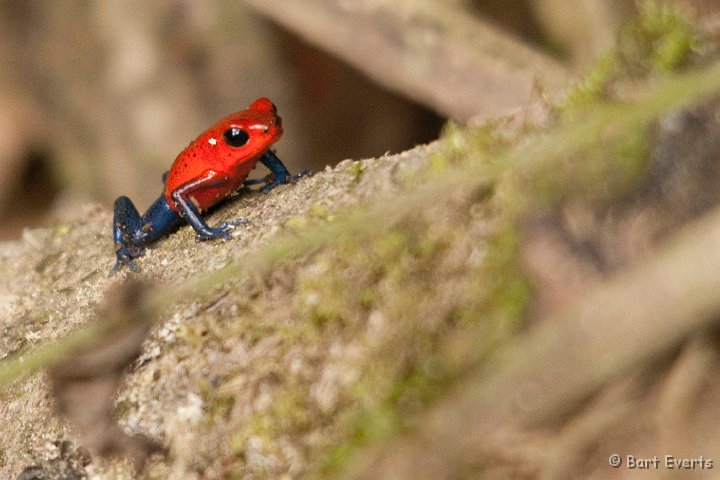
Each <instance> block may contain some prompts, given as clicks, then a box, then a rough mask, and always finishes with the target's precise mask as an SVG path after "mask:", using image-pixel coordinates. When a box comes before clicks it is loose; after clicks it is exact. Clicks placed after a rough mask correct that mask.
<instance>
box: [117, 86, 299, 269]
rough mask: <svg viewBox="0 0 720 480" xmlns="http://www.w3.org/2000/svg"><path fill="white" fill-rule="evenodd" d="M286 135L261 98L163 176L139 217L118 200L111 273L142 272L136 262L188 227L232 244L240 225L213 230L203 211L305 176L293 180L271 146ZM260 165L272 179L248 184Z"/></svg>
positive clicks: (202, 236) (220, 126)
mask: <svg viewBox="0 0 720 480" xmlns="http://www.w3.org/2000/svg"><path fill="white" fill-rule="evenodd" d="M282 134H283V129H282V121H281V118H280V116H278V114H277V110H276V108H275V105H273V103H272V102H271V101H270V100H268V99H267V98H259V99H257V100H255V101H254V102H252V104H250V106H249V107H248V108H247V109H246V110H243V111H241V112H238V113H235V114H233V115H230V116H228V117H225V118H223V119H222V120H220V121H218V122H217V123H216V124H215V125H213V126H212V127H210V128H209V129H207V130H206V131H205V132H203V133H202V134H201V135H200V136H199V137H197V138H196V139H195V140H194V141H193V142H192V143H190V145H188V146H187V147H186V148H185V150H183V151H182V152H181V153H180V155H178V156H177V158H176V159H175V161H174V162H173V164H172V166H171V167H170V170H169V171H168V172H166V173H165V174H164V175H163V182H164V184H165V188H164V190H163V193H162V195H160V197H159V198H158V199H157V200H156V201H155V202H154V203H153V204H152V205H151V206H150V208H149V209H148V211H147V212H146V213H145V214H144V215H142V216H140V214H139V212H138V211H137V209H136V208H135V206H134V205H133V203H132V201H131V200H130V199H129V198H128V197H125V196H122V197H119V198H118V199H117V200H115V207H114V218H113V237H114V240H115V247H116V252H115V253H116V257H117V261H116V262H115V266H114V267H113V270H112V272H111V273H113V272H115V271H117V270H118V269H120V268H121V267H122V265H127V266H128V267H130V268H131V269H132V270H139V267H138V266H137V264H136V263H135V262H134V261H133V260H134V259H135V258H137V257H140V256H142V255H144V247H145V245H147V244H148V243H150V242H152V241H154V240H157V239H158V238H160V237H162V236H163V235H165V234H167V233H169V232H171V231H173V230H174V229H175V228H177V227H178V226H179V225H181V224H182V223H183V221H184V222H187V223H189V224H190V225H191V226H192V227H193V228H194V229H195V231H196V232H197V238H198V240H210V239H230V238H231V236H230V233H229V232H230V230H232V229H233V228H234V227H235V226H237V225H238V224H240V223H242V222H241V221H234V222H228V223H223V224H221V225H219V226H218V227H209V226H208V225H207V224H206V223H205V220H204V219H203V217H202V212H205V211H207V210H208V209H209V208H211V207H212V206H214V205H216V204H217V203H219V202H221V201H222V200H223V199H225V198H226V197H227V196H228V195H230V194H232V193H233V192H235V191H237V190H239V189H240V188H242V187H244V186H246V185H251V184H256V183H264V184H265V185H264V186H263V187H262V188H261V191H262V192H268V191H270V190H272V189H273V188H275V187H276V186H278V185H280V184H281V183H287V182H290V181H294V180H296V179H297V178H299V177H300V176H302V175H307V174H310V173H311V172H303V173H301V174H300V175H295V176H293V175H290V173H289V172H288V170H287V168H285V165H283V163H282V161H280V159H279V158H278V157H277V156H275V154H274V153H273V152H272V151H270V147H271V146H272V145H273V144H274V143H275V142H277V141H278V140H279V139H280V137H281V136H282ZM258 162H261V163H262V164H263V165H265V166H266V167H267V168H268V169H270V172H271V175H269V176H268V177H266V178H265V179H262V180H247V176H248V174H249V173H250V171H251V170H252V169H253V168H255V165H256V164H257V163H258Z"/></svg>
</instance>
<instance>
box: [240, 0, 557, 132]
mask: <svg viewBox="0 0 720 480" xmlns="http://www.w3.org/2000/svg"><path fill="white" fill-rule="evenodd" d="M245 3H247V4H248V5H250V6H251V7H252V8H253V9H255V10H257V11H258V12H260V13H262V14H263V15H266V16H268V17H270V18H271V19H273V20H274V21H276V22H277V23H279V24H281V25H283V26H284V27H286V28H288V29H290V30H292V31H293V32H295V33H297V34H298V35H300V36H301V37H303V38H304V39H306V40H308V41H309V42H311V43H313V44H315V45H317V46H319V47H320V48H323V49H325V50H327V51H329V52H331V53H333V54H335V55H337V56H338V57H340V58H341V59H343V60H345V61H346V62H348V63H350V64H351V65H353V66H355V67H356V68H358V69H359V70H361V71H362V72H364V73H365V74H367V75H368V76H369V77H371V78H372V79H373V80H375V81H376V82H378V83H380V84H382V85H384V86H385V87H387V88H390V89H392V90H394V91H396V92H398V93H400V94H402V95H405V96H407V97H409V98H411V99H413V100H415V101H417V102H419V103H422V104H424V105H427V106H428V107H430V108H431V109H433V110H435V111H437V112H439V113H440V114H442V115H446V116H448V117H450V118H454V119H456V120H461V121H465V120H469V119H470V118H472V117H475V116H480V117H483V118H488V117H494V116H498V115H502V114H506V113H507V112H508V111H509V110H512V109H514V108H517V107H521V106H523V105H525V104H526V103H527V102H528V98H529V97H530V96H531V94H532V90H533V88H534V87H535V83H536V82H537V84H539V85H540V86H541V87H544V88H548V89H552V90H556V89H558V88H560V87H562V86H563V85H565V84H566V83H567V82H568V80H569V77H568V72H567V71H566V70H565V69H564V68H563V67H562V65H560V64H559V63H558V62H556V61H555V60H553V59H551V58H550V57H548V56H546V55H545V54H543V53H542V52H539V51H537V50H534V49H533V48H531V47H529V46H527V45H525V44H523V43H521V42H519V41H517V40H515V39H514V38H512V37H511V36H509V35H507V34H505V33H503V32H501V31H500V30H498V29H496V28H495V27H493V26H492V25H490V24H489V23H487V22H483V21H481V20H479V19H477V18H475V17H473V16H472V15H470V14H469V13H468V12H465V11H463V10H462V9H461V8H459V7H457V6H454V5H453V4H448V3H444V2H408V1H406V2H393V3H392V7H391V6H389V5H385V4H384V3H383V2H355V3H353V2H340V1H337V0H310V1H299V0H278V1H276V2H273V3H268V2H263V1H258V0H245ZM398 3H399V4H398Z"/></svg>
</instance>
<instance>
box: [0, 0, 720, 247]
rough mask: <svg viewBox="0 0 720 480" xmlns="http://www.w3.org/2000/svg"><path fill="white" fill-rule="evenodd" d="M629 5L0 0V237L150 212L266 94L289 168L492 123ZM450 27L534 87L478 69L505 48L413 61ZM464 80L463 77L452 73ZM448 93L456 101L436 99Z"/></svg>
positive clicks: (605, 42)
mask: <svg viewBox="0 0 720 480" xmlns="http://www.w3.org/2000/svg"><path fill="white" fill-rule="evenodd" d="M676 3H681V4H683V5H685V7H686V8H688V9H691V10H692V11H693V12H695V13H696V14H702V15H709V14H712V13H713V12H714V11H715V10H717V9H718V7H717V6H716V2H714V1H711V0H704V1H703V0H694V1H689V0H687V1H678V2H676ZM263 4H266V5H263ZM636 7H637V6H636V4H635V2H634V1H633V0H577V1H574V0H573V1H571V0H474V1H473V0H435V1H432V0H416V1H403V0H397V1H389V0H385V1H380V0H375V1H372V0H367V1H363V0H356V1H353V0H332V1H331V0H313V1H310V2H306V3H304V4H303V3H302V2H300V3H298V2H297V1H292V0H278V1H276V2H256V1H254V0H248V1H245V2H243V1H240V0H234V1H231V0H216V1H211V0H157V1H153V2H145V1H141V0H97V1H80V0H78V1H74V0H73V1H71V0H59V1H54V2H46V1H40V0H2V1H0V60H1V62H2V65H3V68H2V73H0V238H4V239H9V238H17V237H18V236H19V235H20V233H21V232H22V229H23V228H24V227H27V226H37V225H41V224H47V223H48V222H52V221H53V220H54V219H57V218H64V219H70V218H73V217H78V216H81V215H82V214H83V211H84V210H83V208H82V207H81V205H84V204H87V203H88V202H98V203H99V204H100V205H102V206H103V207H105V208H107V209H110V208H111V207H112V202H113V200H114V199H115V198H116V197H117V196H118V195H120V194H125V195H128V196H130V197H131V198H132V199H133V200H134V201H135V203H136V205H137V206H138V208H139V209H141V210H144V209H145V208H146V207H147V206H148V205H149V203H150V202H151V201H152V200H154V199H155V198H156V197H157V195H158V194H159V193H160V191H161V181H160V176H161V174H162V172H164V171H165V170H167V168H168V167H169V166H170V164H171V163H172V161H173V160H174V158H175V156H176V155H177V154H178V153H179V152H180V151H181V150H182V149H183V148H184V147H185V146H186V145H187V144H188V143H189V142H190V141H191V140H192V139H193V138H194V137H195V136H196V135H197V134H199V133H200V132H201V131H203V130H204V129H205V128H207V127H208V126H209V125H211V124H212V123H213V122H214V121H215V120H217V119H218V118H220V117H222V116H225V115H227V114H229V113H232V112H234V111H237V110H241V109H243V108H245V107H246V106H247V105H248V104H249V103H250V102H251V101H252V100H253V99H254V98H256V97H260V96H267V97H269V98H271V99H272V100H273V101H274V102H275V103H276V105H277V106H278V109H279V112H280V114H281V115H282V116H283V122H284V125H285V127H286V128H285V131H286V133H285V136H284V138H283V139H282V140H281V142H280V143H279V144H278V145H277V151H278V155H279V156H280V157H281V158H282V159H283V160H284V161H285V162H286V164H287V165H288V166H289V168H290V169H291V170H292V171H298V170H301V169H306V168H314V169H322V168H324V166H325V165H334V164H336V163H338V162H339V161H341V160H343V159H346V158H353V159H360V158H367V157H373V156H379V155H382V154H384V153H386V152H398V151H402V150H404V149H407V148H410V147H413V146H414V145H416V144H420V143H426V142H428V141H431V140H433V139H435V138H437V136H438V134H439V132H440V130H441V128H442V125H443V124H444V122H445V121H446V119H447V118H454V119H456V120H460V121H467V120H470V119H471V118H473V117H474V116H475V115H477V117H478V118H487V117H490V116H494V115H499V114H502V113H507V111H509V110H510V109H511V108H514V107H522V105H525V104H527V102H528V101H529V98H530V97H531V96H532V95H533V89H534V87H533V86H532V85H534V82H537V77H538V75H539V76H540V77H542V76H543V75H546V76H547V77H552V76H555V77H556V78H558V77H562V79H563V82H567V83H569V82H570V81H572V79H573V78H575V77H576V76H577V75H578V74H582V73H583V72H586V71H587V70H588V69H589V68H590V67H591V66H592V64H593V62H594V61H595V60H596V59H597V58H598V56H599V55H601V54H602V52H604V51H606V50H608V49H609V48H611V46H612V42H613V39H614V35H615V31H616V30H617V28H618V27H619V26H620V25H621V24H622V23H623V21H624V20H625V19H627V18H628V16H630V15H633V14H634V13H635V10H636ZM293 8H304V9H305V13H307V15H305V16H303V15H299V14H297V12H296V11H295V10H293ZM381 10H382V12H381ZM378 12H380V13H378ZM378 20H382V21H378ZM444 20H446V21H447V22H452V23H453V24H455V25H463V22H473V25H481V26H483V27H484V29H485V30H484V31H486V32H491V33H492V35H495V36H493V37H491V38H490V40H488V37H482V38H477V39H474V40H473V41H476V42H479V43H482V44H484V45H486V46H488V48H490V47H491V46H493V48H495V46H496V45H495V43H493V42H495V41H496V40H497V41H499V42H501V43H502V42H504V41H506V40H507V42H509V43H508V45H519V44H522V45H525V46H526V47H525V46H523V47H517V49H520V50H522V55H527V56H530V57H531V58H537V59H538V63H537V64H536V67H537V68H536V69H535V70H534V71H527V72H525V71H523V72H521V74H520V76H521V77H522V78H527V81H528V82H529V83H527V84H524V83H518V84H517V85H518V86H517V87H513V88H514V90H513V89H512V88H510V87H506V86H505V85H503V84H504V83H505V82H503V81H502V75H501V74H498V75H497V76H495V77H493V78H491V79H490V80H488V81H485V77H484V75H486V74H487V72H491V71H500V72H501V73H502V74H503V75H504V74H505V72H506V71H508V68H509V67H507V65H506V64H511V63H512V62H511V61H510V60H512V58H510V57H512V56H513V55H514V53H511V54H505V53H504V52H505V50H503V49H504V48H505V47H502V48H500V47H498V48H499V51H500V54H499V55H497V58H495V59H494V60H493V62H495V63H484V62H486V59H479V60H478V61H477V64H475V65H470V64H472V63H473V60H468V58H471V57H470V56H466V57H453V56H448V55H447V54H445V55H437V57H438V58H440V59H441V60H442V61H445V62H447V63H446V64H440V63H437V61H436V62H435V63H432V64H431V63H428V64H427V65H430V67H427V65H425V64H423V65H421V67H422V68H424V70H422V68H421V67H417V65H416V64H417V63H418V62H420V63H422V60H423V55H425V52H430V53H428V55H430V54H431V53H432V54H438V50H437V46H438V45H444V44H443V42H445V41H446V40H447V41H449V42H450V45H451V46H453V48H452V50H451V51H452V52H456V51H460V50H461V49H460V48H457V45H453V44H452V42H453V41H455V42H457V41H458V40H457V38H455V39H453V38H450V39H449V40H448V39H447V38H446V37H445V36H444V35H445V33H444V31H443V29H442V28H441V27H437V26H438V25H440V26H442V25H443V23H442V22H443V21H444ZM363 22H365V23H363ZM481 30H482V29H481ZM418 32H420V33H419V34H418ZM340 34H347V35H346V36H347V38H345V39H344V40H343V39H342V38H340V37H341V35H340ZM333 35H334V37H333ZM498 39H499V40H498ZM336 40H337V41H336ZM383 42H385V43H383ZM513 42H516V43H513ZM490 44H492V45H490ZM384 45H387V46H388V48H387V49H386V48H384ZM502 45H505V44H502ZM512 48H516V47H512ZM433 49H435V50H433ZM520 50H518V51H520ZM508 51H509V50H508ZM328 52H332V53H328ZM394 52H395V53H396V52H400V53H399V54H400V55H407V57H391V55H392V54H393V53H394ZM446 53H447V52H446ZM385 56H387V57H388V59H390V60H392V61H394V62H395V63H392V62H390V63H388V62H385V61H384V60H385ZM393 58H394V60H393ZM398 58H400V60H398ZM508 58H509V60H508ZM523 58H525V57H523ZM405 60H407V61H405ZM503 62H505V63H506V64H504V63H503ZM522 63H533V62H522ZM523 68H525V67H523ZM473 69H475V70H473ZM493 69H494V70H493ZM461 71H462V72H464V74H465V77H463V76H461V75H453V74H454V73H455V72H461ZM418 72H420V73H418ZM423 72H424V73H423ZM473 72H475V73H473ZM538 72H539V73H538ZM473 75H474V76H473ZM468 78H469V79H474V78H477V80H478V81H477V85H476V88H477V94H472V93H471V94H466V93H463V92H464V90H462V89H461V88H460V87H461V86H463V88H464V86H466V85H467V84H468V83H473V82H472V81H471V82H468ZM498 78H500V79H501V80H498ZM455 79H457V82H458V84H457V85H455V84H454V82H455V81H456V80H455ZM433 82H436V83H435V84H433ZM416 83H417V84H418V85H420V84H422V85H421V86H420V87H418V88H415V86H416ZM558 83H562V82H557V81H556V82H555V83H553V84H551V85H549V86H555V85H557V84H558ZM508 85H510V83H508ZM503 88H505V91H503V92H501V90H502V89H503ZM537 90H538V92H539V93H542V89H541V88H540V87H538V89H537ZM452 92H457V93H458V96H459V95H460V94H462V95H464V98H463V97H462V96H461V97H460V100H457V99H455V100H453V99H450V100H447V101H445V100H444V99H443V95H445V94H447V95H446V96H447V97H448V98H449V97H450V96H451V94H452ZM501 93H502V94H503V95H505V94H506V96H505V97H503V96H502V95H500V94H501ZM498 98H501V99H502V101H495V100H497V99H498ZM465 100H466V101H465ZM264 174H265V173H264V172H262V175H264Z"/></svg>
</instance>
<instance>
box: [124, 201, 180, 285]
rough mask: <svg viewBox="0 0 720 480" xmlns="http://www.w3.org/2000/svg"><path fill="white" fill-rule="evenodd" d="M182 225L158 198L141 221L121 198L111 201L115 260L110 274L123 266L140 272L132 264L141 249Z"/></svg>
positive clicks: (134, 210)
mask: <svg viewBox="0 0 720 480" xmlns="http://www.w3.org/2000/svg"><path fill="white" fill-rule="evenodd" d="M180 223H182V219H181V218H180V216H179V215H178V214H177V213H175V212H174V211H173V210H172V209H171V208H170V206H169V205H168V204H167V201H165V197H164V196H162V195H161V196H160V197H159V198H158V199H157V200H155V203H153V204H152V205H151V206H150V208H149V209H148V211H147V212H146V213H145V215H143V216H142V217H141V216H140V214H139V213H138V211H137V208H135V205H133V203H132V200H130V199H129V198H128V197H125V196H122V197H119V198H118V199H117V200H115V208H114V216H113V239H114V240H115V248H116V250H115V256H116V257H117V260H116V262H115V266H114V267H113V269H112V271H111V272H110V274H113V273H114V272H116V271H118V270H119V269H120V268H121V267H122V266H123V265H127V266H128V267H129V268H130V269H131V270H134V271H137V270H140V267H138V266H137V264H136V263H135V262H134V261H133V259H135V258H137V257H141V256H143V255H144V253H145V248H144V246H145V245H146V244H148V243H150V242H152V241H154V240H157V239H158V238H160V237H162V236H163V235H165V234H166V233H168V232H170V231H171V230H172V229H173V228H175V227H177V226H178V225H180Z"/></svg>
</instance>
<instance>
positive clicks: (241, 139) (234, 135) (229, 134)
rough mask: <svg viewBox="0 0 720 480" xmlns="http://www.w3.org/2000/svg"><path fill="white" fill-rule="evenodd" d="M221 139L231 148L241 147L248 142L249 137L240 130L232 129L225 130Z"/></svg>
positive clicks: (237, 128)
mask: <svg viewBox="0 0 720 480" xmlns="http://www.w3.org/2000/svg"><path fill="white" fill-rule="evenodd" d="M223 138H224V139H225V143H227V144H228V145H230V146H231V147H242V146H243V145H245V144H246V143H247V142H248V140H250V135H248V133H247V132H246V131H245V130H243V129H242V128H239V127H232V128H230V129H228V130H225V133H223Z"/></svg>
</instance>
